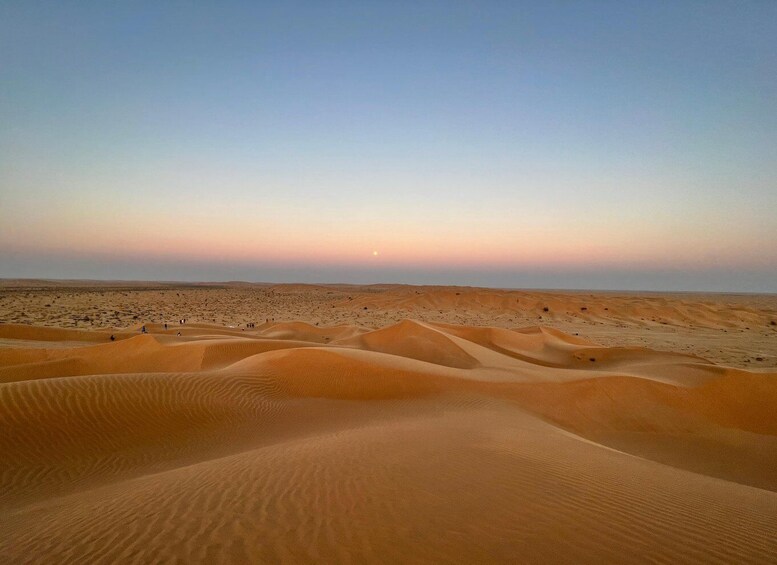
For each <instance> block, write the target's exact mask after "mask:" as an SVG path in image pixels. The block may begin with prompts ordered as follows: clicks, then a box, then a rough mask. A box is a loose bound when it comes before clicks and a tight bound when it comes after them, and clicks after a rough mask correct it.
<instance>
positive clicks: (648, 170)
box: [0, 0, 777, 292]
mask: <svg viewBox="0 0 777 565" xmlns="http://www.w3.org/2000/svg"><path fill="white" fill-rule="evenodd" d="M375 251H377V252H378V254H377V255H375V254H374V252H375ZM0 277H11V278H14V277H47V278H101V279H144V280H148V279H163V280H235V279H240V280H250V281H288V282H291V281H302V282H359V283H366V282H408V283H441V284H475V285H486V286H501V287H549V288H600V289H646V290H720V291H768V292H777V2H774V1H772V0H769V1H764V2H733V1H732V2H674V1H673V2H659V1H656V2H634V3H631V2H624V1H617V2H544V1H543V2H539V1H538V2H533V3H530V2H416V1H413V2H398V1H391V2H327V1H317V2H278V3H259V2H245V3H242V2H235V3H230V2H217V3H216V2H214V3H212V4H211V5H206V3H191V2H181V3H174V2H164V3H159V2H148V3H144V2H126V3H124V4H123V5H118V4H116V3H107V2H95V3H88V2H78V3H73V2H50V3H39V2H32V1H21V2H13V1H5V2H2V3H1V4H0Z"/></svg>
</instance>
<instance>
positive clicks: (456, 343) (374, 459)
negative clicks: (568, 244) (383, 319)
mask: <svg viewBox="0 0 777 565" xmlns="http://www.w3.org/2000/svg"><path fill="white" fill-rule="evenodd" d="M460 296H461V295H457V294H451V295H450V296H447V297H444V298H445V299H446V300H451V301H458V300H460ZM407 300H417V299H416V298H415V297H414V296H408V297H407ZM478 300H480V301H488V300H491V298H490V297H489V296H487V295H483V296H479V297H478ZM147 329H148V331H149V332H150V333H149V334H144V335H139V334H138V332H137V330H121V331H119V330H114V331H113V332H111V331H110V330H91V331H82V330H65V329H51V328H31V327H27V326H18V325H17V326H14V325H2V326H0V336H2V337H3V339H4V340H5V341H4V342H3V347H0V429H1V430H2V434H0V453H1V454H2V458H0V513H1V514H0V515H1V516H2V521H3V524H4V527H3V528H2V531H0V555H3V556H5V557H6V558H7V559H9V560H10V561H12V562H21V561H30V562H51V561H52V560H55V561H62V560H64V561H80V562H83V561H91V562H112V561H125V560H139V561H147V560H149V559H152V560H167V559H170V560H175V559H181V560H185V561H193V560H207V561H209V562H241V561H246V560H254V561H256V560H258V561H273V562H277V561H285V560H289V561H315V560H327V561H331V560H342V561H351V560H352V561H365V560H369V561H386V562H396V561H403V560H431V561H440V560H441V561H450V562H461V563H468V562H473V561H478V560H480V561H483V560H487V561H505V562H508V561H515V560H516V559H517V560H523V561H527V562H535V561H536V562H540V561H542V562H549V561H550V562H554V561H562V560H566V559H570V558H574V559H575V560H578V561H605V562H617V561H622V560H624V559H627V560H651V561H652V560H658V561H663V560H682V561H689V562H694V561H696V562H709V561H737V562H769V561H774V560H775V559H777V538H775V537H774V535H773V533H774V532H773V525H774V523H775V521H777V471H775V470H776V469H777V412H776V411H775V410H774V409H773V407H774V406H777V373H770V372H760V373H753V372H748V371H745V370H741V369H734V368H727V367H723V366H719V365H715V364H713V363H711V362H709V361H706V360H704V359H702V358H699V357H697V356H694V355H688V354H681V353H672V352H663V351H654V350H652V349H649V348H645V347H604V346H601V345H598V344H596V343H595V342H592V341H590V340H587V339H584V338H581V337H579V336H574V335H570V334H566V333H564V332H561V331H559V330H556V329H553V328H549V327H540V326H535V327H526V328H521V329H517V330H511V329H505V328H498V327H475V326H462V325H455V324H449V323H441V322H423V321H419V320H404V321H401V322H398V323H396V324H390V325H387V326H386V327H383V328H379V329H374V330H372V329H369V328H365V327H361V326H358V325H353V324H351V325H348V324H341V325H338V326H316V325H312V324H306V323H303V322H278V323H275V322H267V323H264V324H261V325H258V326H257V327H256V328H250V329H249V330H248V331H244V330H238V329H236V328H225V327H223V326H212V325H207V324H191V325H186V326H183V327H182V329H181V335H180V336H178V335H175V334H173V333H171V332H170V331H169V330H167V331H166V330H165V329H164V327H163V326H162V325H160V324H148V325H147ZM111 333H113V334H114V337H116V338H117V339H116V341H110V340H109V339H108V338H109V336H110V335H111ZM176 333H178V331H177V328H176ZM732 517H733V518H734V519H731V518H732ZM44 518H45V519H44Z"/></svg>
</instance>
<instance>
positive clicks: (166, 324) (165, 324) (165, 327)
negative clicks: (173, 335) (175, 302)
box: [165, 323, 167, 331]
mask: <svg viewBox="0 0 777 565" xmlns="http://www.w3.org/2000/svg"><path fill="white" fill-rule="evenodd" d="M165 331H167V323H165Z"/></svg>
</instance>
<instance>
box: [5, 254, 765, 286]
mask: <svg viewBox="0 0 777 565" xmlns="http://www.w3.org/2000/svg"><path fill="white" fill-rule="evenodd" d="M0 259H2V261H0V279H46V280H62V281H68V280H89V281H105V282H111V281H124V282H136V281H137V282H160V283H168V282H169V283H224V282H246V283H252V284H262V283H268V284H284V283H287V284H295V283H299V284H354V285H369V284H407V285H440V286H475V287H484V288H501V289H535V290H543V289H544V290H582V291H586V290H590V291H621V290H622V291H645V292H724V293H740V292H741V293H759V294H772V293H777V283H776V282H775V281H777V278H774V277H771V276H769V273H768V272H755V273H753V272H742V271H737V272H731V271H726V270H725V269H718V270H710V269H707V270H703V271H698V270H696V271H687V270H685V271H678V270H676V271H654V270H653V271H650V272H642V271H612V270H608V271H597V270H589V271H578V272H572V271H567V272H542V271H530V270H527V271H525V272H518V271H497V270H483V271H480V272H472V271H461V270H459V271H455V270H447V271H417V270H416V271H414V270H405V271H399V270H390V269H383V270H381V269H362V270H358V269H356V268H355V267H354V266H350V267H348V268H337V267H334V268H333V267H318V268H315V267H311V266H307V267H305V266H296V267H288V266H285V267H278V266H264V267H261V266H253V267H252V266H248V265H223V264H210V265H198V264H185V263H171V262H166V263H164V264H149V263H147V262H143V263H142V264H132V263H124V264H122V265H116V264H115V263H109V264H106V263H104V262H101V261H91V262H84V261H73V260H65V261H62V260H49V261H48V262H47V267H45V268H42V267H41V266H40V265H39V264H37V262H35V261H30V260H29V258H26V261H27V264H25V262H24V261H21V262H14V261H13V260H8V258H7V257H6V258H3V257H2V256H1V255H0ZM765 281H766V282H768V283H770V284H764V282H765Z"/></svg>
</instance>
